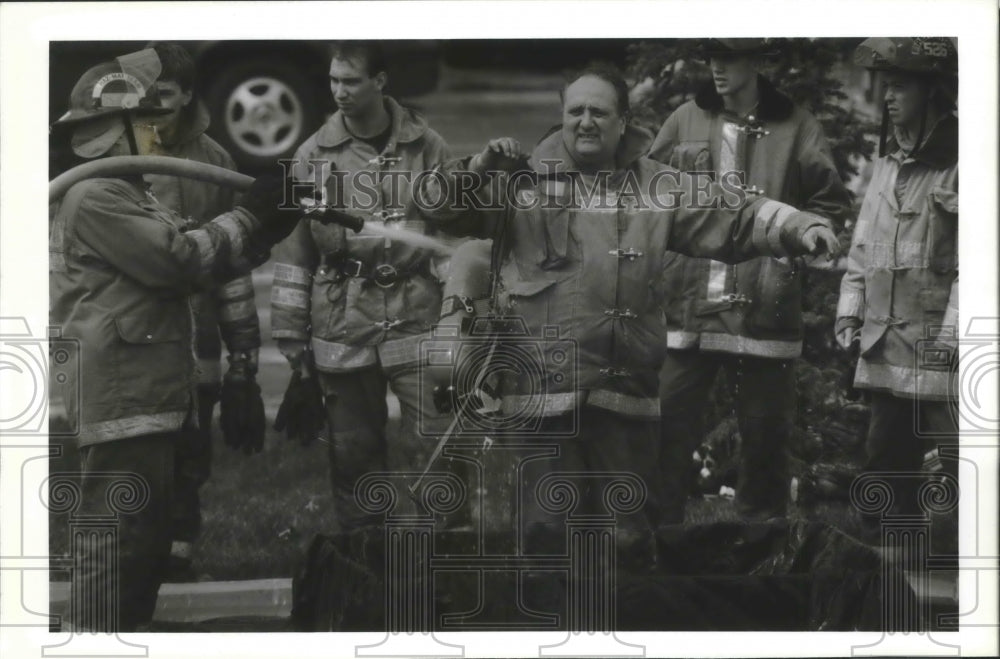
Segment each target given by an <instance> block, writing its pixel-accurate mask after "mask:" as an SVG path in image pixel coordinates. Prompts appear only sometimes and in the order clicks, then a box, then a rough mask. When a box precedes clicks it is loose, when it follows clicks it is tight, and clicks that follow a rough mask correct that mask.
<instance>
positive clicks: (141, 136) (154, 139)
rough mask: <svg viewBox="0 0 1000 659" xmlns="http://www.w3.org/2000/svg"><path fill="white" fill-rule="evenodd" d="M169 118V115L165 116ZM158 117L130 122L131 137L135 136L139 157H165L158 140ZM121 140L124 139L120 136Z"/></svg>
mask: <svg viewBox="0 0 1000 659" xmlns="http://www.w3.org/2000/svg"><path fill="white" fill-rule="evenodd" d="M167 116H170V115H167ZM159 119H160V118H159V117H153V118H151V119H144V118H143V119H139V118H137V119H135V120H134V121H133V122H132V135H134V136H135V146H136V148H137V149H138V150H139V153H137V154H136V155H139V156H163V155H167V153H166V151H164V149H163V143H162V142H161V140H160V130H161V129H160V123H159ZM122 139H126V140H127V138H126V137H124V136H122Z"/></svg>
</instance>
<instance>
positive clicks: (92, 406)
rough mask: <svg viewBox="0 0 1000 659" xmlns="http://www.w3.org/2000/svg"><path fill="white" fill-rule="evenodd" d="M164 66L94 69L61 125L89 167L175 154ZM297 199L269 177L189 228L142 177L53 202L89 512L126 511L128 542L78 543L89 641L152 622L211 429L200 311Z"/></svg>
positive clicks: (57, 272) (143, 54)
mask: <svg viewBox="0 0 1000 659" xmlns="http://www.w3.org/2000/svg"><path fill="white" fill-rule="evenodd" d="M160 70H161V64H160V61H159V59H158V57H157V56H156V53H155V51H153V50H151V49H147V50H143V51H139V52H137V53H131V54H129V55H124V56H122V57H119V58H118V59H117V60H115V61H114V62H110V63H106V64H101V65H98V66H96V67H94V68H91V69H90V70H88V71H87V72H86V73H84V74H83V76H82V77H81V78H80V80H79V81H78V82H77V84H76V85H75V86H74V88H73V90H72V92H71V95H70V109H69V111H68V112H67V113H66V114H65V115H64V116H63V117H61V118H60V119H59V120H58V121H57V122H56V124H55V125H54V126H53V132H54V133H56V134H57V135H58V138H57V140H56V141H57V143H59V142H62V141H63V140H64V141H65V144H66V147H67V148H68V149H70V150H71V152H72V154H73V158H75V159H77V160H78V161H81V162H85V161H88V160H92V159H95V158H101V157H105V156H123V155H157V154H158V155H162V153H161V152H160V151H159V149H158V148H157V144H156V142H157V134H156V125H155V120H156V119H157V117H161V116H163V115H164V114H165V113H166V112H168V110H166V109H165V108H164V107H162V105H161V104H160V103H159V100H158V98H157V86H156V81H157V78H158V76H159V74H160ZM286 192H287V191H286V189H285V181H284V180H283V179H282V178H280V177H277V176H273V175H267V176H262V177H260V178H258V179H257V180H256V181H255V182H254V183H253V185H252V186H251V188H250V189H249V190H248V191H247V193H246V194H245V195H244V198H243V200H242V202H241V204H240V206H238V207H236V208H235V209H233V210H230V211H228V212H225V213H222V214H221V215H219V216H218V217H216V218H214V219H212V220H211V221H210V222H207V223H205V224H203V225H202V226H201V227H200V228H196V229H191V230H189V231H187V232H182V231H181V230H179V229H178V224H179V220H178V219H177V218H176V216H175V215H174V214H173V213H172V212H171V211H170V210H169V209H168V208H166V207H165V206H163V205H161V204H160V203H158V202H157V201H156V199H155V198H154V197H153V196H152V195H150V194H149V192H148V188H147V185H146V184H145V183H144V181H143V180H142V178H141V175H139V174H134V175H123V176H121V177H118V178H93V179H87V180H84V181H82V182H80V183H77V184H76V185H74V186H73V187H72V188H70V190H69V191H68V192H67V193H66V195H65V196H64V197H63V199H62V200H61V201H60V202H57V203H56V204H54V205H53V206H51V207H50V232H49V235H50V241H49V258H50V296H51V299H50V320H51V322H52V324H53V325H54V326H56V327H59V328H60V329H61V332H62V336H63V337H65V338H68V339H71V340H76V341H79V344H80V351H81V352H80V360H81V364H82V372H81V376H80V377H81V378H82V382H81V381H79V380H77V379H76V378H75V376H74V375H73V374H71V376H70V378H69V380H68V381H67V383H66V386H67V388H68V390H69V394H68V395H64V396H63V398H64V400H65V401H66V405H67V413H68V415H69V418H70V419H72V420H75V422H76V424H77V425H76V429H77V430H78V437H79V445H80V456H81V468H82V478H81V483H80V503H79V507H78V508H77V510H76V514H78V515H81V516H107V515H108V514H109V513H110V514H114V513H116V512H117V513H118V514H117V522H118V523H117V524H116V527H115V528H116V533H117V538H116V539H115V538H113V537H112V536H110V535H105V536H101V537H100V539H99V540H98V541H95V542H86V543H81V544H78V545H76V546H75V548H74V555H73V561H74V566H73V572H72V582H71V601H72V602H73V606H72V610H71V616H70V618H71V619H70V625H71V627H72V628H73V629H74V630H90V631H104V632H108V631H113V630H120V631H135V630H137V629H141V628H142V627H143V626H145V625H148V623H149V622H150V620H151V619H152V615H153V610H154V608H155V605H156V596H157V590H158V588H159V585H160V583H161V581H162V579H163V577H164V573H165V569H166V565H167V561H168V558H169V555H170V539H171V538H170V531H171V524H170V512H171V511H170V505H171V490H172V489H173V484H174V460H175V458H174V449H175V446H176V445H177V444H178V443H180V442H182V441H183V437H184V436H185V434H186V433H188V432H190V430H189V429H190V428H191V427H192V426H193V424H194V423H195V422H196V419H195V398H196V391H195V388H196V387H195V385H196V368H197V365H196V362H195V357H194V350H193V347H194V346H193V343H194V334H193V329H192V324H191V310H190V307H189V300H190V297H191V294H192V293H193V292H194V291H195V290H198V289H206V288H211V287H212V286H215V285H216V282H219V281H227V280H228V279H231V278H232V277H234V276H236V275H239V274H243V273H246V272H248V271H249V270H250V268H251V267H254V266H256V265H259V264H261V263H263V262H264V261H265V260H266V259H267V258H268V256H269V253H270V247H271V245H273V244H274V243H277V242H278V241H280V240H281V239H283V238H284V237H285V236H287V235H288V233H289V232H290V231H291V230H292V229H293V228H294V226H295V224H296V223H297V221H298V217H299V213H298V212H296V211H294V210H290V211H286V210H279V206H280V205H281V204H283V203H285V202H286V199H285V193H286ZM120 476H121V477H125V478H126V481H125V483H124V484H123V486H124V487H126V489H127V488H129V487H131V488H132V489H131V494H125V496H124V498H122V496H121V495H122V491H118V495H116V496H113V495H112V492H111V491H110V490H109V487H108V482H107V478H108V477H120ZM129 484H131V485H129ZM133 504H134V505H133ZM115 506H118V508H117V509H116V508H115ZM114 543H117V544H114ZM108 556H113V557H114V560H111V561H109V560H108ZM109 565H110V569H109ZM105 589H110V592H111V593H113V595H112V598H113V599H112V601H111V602H110V603H108V602H106V601H104V600H103V599H102V598H101V597H100V594H101V593H102V592H108V591H107V590H105ZM111 612H116V614H117V616H116V617H115V618H114V619H111V618H109V617H108V616H109V614H110V613H111Z"/></svg>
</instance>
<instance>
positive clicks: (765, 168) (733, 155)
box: [650, 39, 851, 523]
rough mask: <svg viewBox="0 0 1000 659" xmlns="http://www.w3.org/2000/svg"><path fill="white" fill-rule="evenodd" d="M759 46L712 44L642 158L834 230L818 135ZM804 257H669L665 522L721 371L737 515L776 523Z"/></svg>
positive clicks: (843, 201) (679, 511)
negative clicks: (691, 93) (735, 186)
mask: <svg viewBox="0 0 1000 659" xmlns="http://www.w3.org/2000/svg"><path fill="white" fill-rule="evenodd" d="M768 47H769V46H768V43H767V40H766V39H710V40H708V41H707V42H706V44H705V45H704V47H703V52H704V55H705V57H706V59H707V60H708V61H709V66H710V68H711V72H712V80H711V81H710V82H708V83H707V84H706V86H705V87H703V88H702V89H701V90H700V91H699V92H698V93H697V95H696V96H695V98H694V99H693V100H691V101H689V102H687V103H685V104H684V105H682V106H681V107H679V108H678V109H677V110H676V111H675V112H674V113H673V114H671V115H670V117H668V118H667V120H666V122H664V124H663V126H662V127H661V128H660V131H659V133H658V134H657V136H656V140H655V142H654V143H653V146H652V148H651V149H650V157H652V158H654V159H656V160H659V161H660V162H663V163H667V164H669V165H671V166H672V167H675V168H677V169H679V170H681V171H686V172H702V173H706V172H708V173H711V175H712V176H714V177H716V178H719V177H733V176H738V177H740V178H739V184H740V185H741V186H742V190H743V191H744V193H745V194H747V195H748V196H751V197H753V196H767V197H769V198H771V199H775V200H777V201H781V202H784V203H787V204H791V205H793V206H795V207H796V208H801V209H802V210H806V211H809V212H812V213H815V214H817V215H820V216H822V217H825V218H828V219H830V220H832V221H833V222H834V223H836V224H843V222H844V220H845V219H846V214H847V213H848V211H849V209H850V203H851V200H850V195H849V193H848V192H847V190H846V188H845V187H844V185H843V183H842V181H841V179H840V176H839V175H838V173H837V169H836V167H835V166H834V162H833V158H832V156H831V154H830V148H829V146H828V144H827V141H826V138H825V137H824V135H823V129H822V128H821V126H820V124H819V122H818V121H817V120H816V119H815V117H813V116H812V115H811V114H809V112H807V111H806V110H804V109H803V108H801V107H799V106H796V105H795V104H794V103H792V101H791V100H790V99H789V98H788V97H787V96H785V95H784V94H782V93H781V92H780V91H778V90H777V89H776V88H775V87H774V84H773V83H771V81H769V80H768V79H767V78H765V77H764V76H762V75H761V74H760V73H759V70H760V67H761V64H762V62H763V57H764V56H765V55H766V53H767V50H768ZM803 274H804V268H803V262H802V260H801V259H794V258H787V257H782V258H771V257H761V258H756V259H751V260H749V261H746V262H744V263H739V264H736V265H733V264H727V263H722V262H721V261H713V260H709V259H695V258H690V257H687V256H682V255H679V254H677V255H675V254H671V255H670V258H669V259H668V260H667V263H666V266H665V267H664V270H663V277H662V281H661V286H662V289H663V293H664V296H665V306H664V311H665V314H666V319H667V349H668V350H667V357H666V359H665V360H664V363H663V369H662V371H661V373H660V402H661V405H662V408H663V453H662V455H661V469H662V470H663V477H664V488H665V499H666V501H665V506H666V509H667V514H666V518H665V521H669V522H676V523H680V522H682V521H683V520H684V502H685V499H686V497H687V494H688V493H689V492H690V491H691V487H692V485H693V484H692V483H691V482H690V481H691V479H690V471H691V470H690V468H689V467H690V464H691V455H692V452H693V451H694V450H695V448H696V447H697V446H698V444H699V443H700V442H701V441H702V440H703V439H704V435H705V428H704V419H703V417H704V410H705V405H706V403H707V401H708V396H709V394H710V392H711V388H712V384H713V382H714V381H715V377H716V375H717V373H718V372H719V370H720V369H723V370H725V372H726V380H727V384H728V386H729V389H730V391H731V393H732V397H733V401H734V405H735V408H736V418H737V422H738V426H739V432H740V437H741V439H742V442H741V446H740V463H739V476H738V482H737V486H736V501H737V506H738V509H739V510H740V512H741V514H743V515H744V516H746V517H748V518H758V519H767V518H770V517H783V516H784V514H785V512H786V502H787V499H788V492H789V473H788V454H787V451H788V444H789V438H790V434H791V430H792V426H793V423H794V419H795V409H796V402H795V368H794V365H795V358H796V357H798V356H799V355H801V354H802V337H803V328H802V286H803Z"/></svg>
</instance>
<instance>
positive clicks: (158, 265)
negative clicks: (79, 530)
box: [49, 179, 268, 445]
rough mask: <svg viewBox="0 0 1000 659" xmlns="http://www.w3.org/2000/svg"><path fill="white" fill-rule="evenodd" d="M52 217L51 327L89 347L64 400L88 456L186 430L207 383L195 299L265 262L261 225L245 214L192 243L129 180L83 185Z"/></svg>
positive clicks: (190, 235)
mask: <svg viewBox="0 0 1000 659" xmlns="http://www.w3.org/2000/svg"><path fill="white" fill-rule="evenodd" d="M50 212H51V216H50V217H51V224H50V231H49V271H50V276H49V295H50V307H49V312H50V320H51V322H52V324H53V325H54V326H56V327H59V328H60V329H61V332H62V337H63V338H64V339H68V340H73V341H78V342H79V348H80V369H79V372H77V371H75V370H73V369H70V372H69V374H70V377H69V379H68V381H67V382H65V383H64V387H63V389H64V390H63V394H64V396H63V398H64V401H65V404H66V412H67V415H68V417H69V419H70V420H71V422H79V426H78V427H79V431H80V432H79V434H80V442H81V444H84V445H86V444H93V443H98V442H104V441H110V440H116V439H122V438H127V437H135V436H140V435H147V434H151V433H158V432H169V431H175V430H178V429H180V428H181V426H182V425H183V423H184V421H185V419H186V418H187V415H188V413H189V412H190V411H191V410H192V396H193V393H194V386H195V385H196V373H197V371H196V364H195V355H194V346H193V334H192V331H193V330H192V324H191V309H190V306H189V298H190V296H191V294H192V293H193V292H194V291H195V290H198V289H203V288H206V287H210V286H212V285H214V282H215V281H217V280H220V279H221V280H223V281H225V280H227V279H231V278H232V277H234V276H236V275H239V274H245V273H247V272H249V271H250V269H251V268H252V267H254V266H256V265H259V264H260V263H262V262H263V261H265V260H266V259H267V256H268V253H267V251H266V250H254V249H253V245H254V243H253V241H251V232H252V231H253V230H254V227H256V226H257V224H258V222H257V220H256V219H255V218H253V217H252V216H251V215H249V214H248V213H246V212H245V211H244V210H242V209H240V208H237V209H235V210H233V211H231V212H229V213H225V214H223V215H221V216H219V217H217V218H215V219H214V220H213V221H212V222H210V223H208V224H206V225H204V226H203V227H202V228H200V229H195V230H192V231H188V232H186V233H182V232H180V231H179V230H178V228H177V224H178V220H177V217H176V215H174V214H173V213H172V212H171V211H170V210H169V209H167V208H165V207H164V206H162V205H161V204H159V203H158V202H157V201H156V200H155V199H153V198H152V197H150V196H149V195H147V194H146V192H145V190H144V189H143V185H142V183H141V182H140V181H131V182H130V181H125V180H122V179H89V180H86V181H82V182H80V183H77V184H76V185H74V186H73V187H72V188H70V190H69V191H68V192H67V193H66V196H65V197H64V198H63V199H62V201H61V202H59V203H57V204H55V205H53V206H52V207H51V208H50ZM251 252H253V253H251ZM77 375H79V376H80V378H82V380H81V379H79V378H78V377H77Z"/></svg>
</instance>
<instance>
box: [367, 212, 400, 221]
mask: <svg viewBox="0 0 1000 659" xmlns="http://www.w3.org/2000/svg"><path fill="white" fill-rule="evenodd" d="M401 217H406V213H401V212H398V211H393V212H390V211H386V210H381V211H375V212H374V213H372V219H373V220H378V221H379V222H389V221H390V220H398V219H399V218H401Z"/></svg>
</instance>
